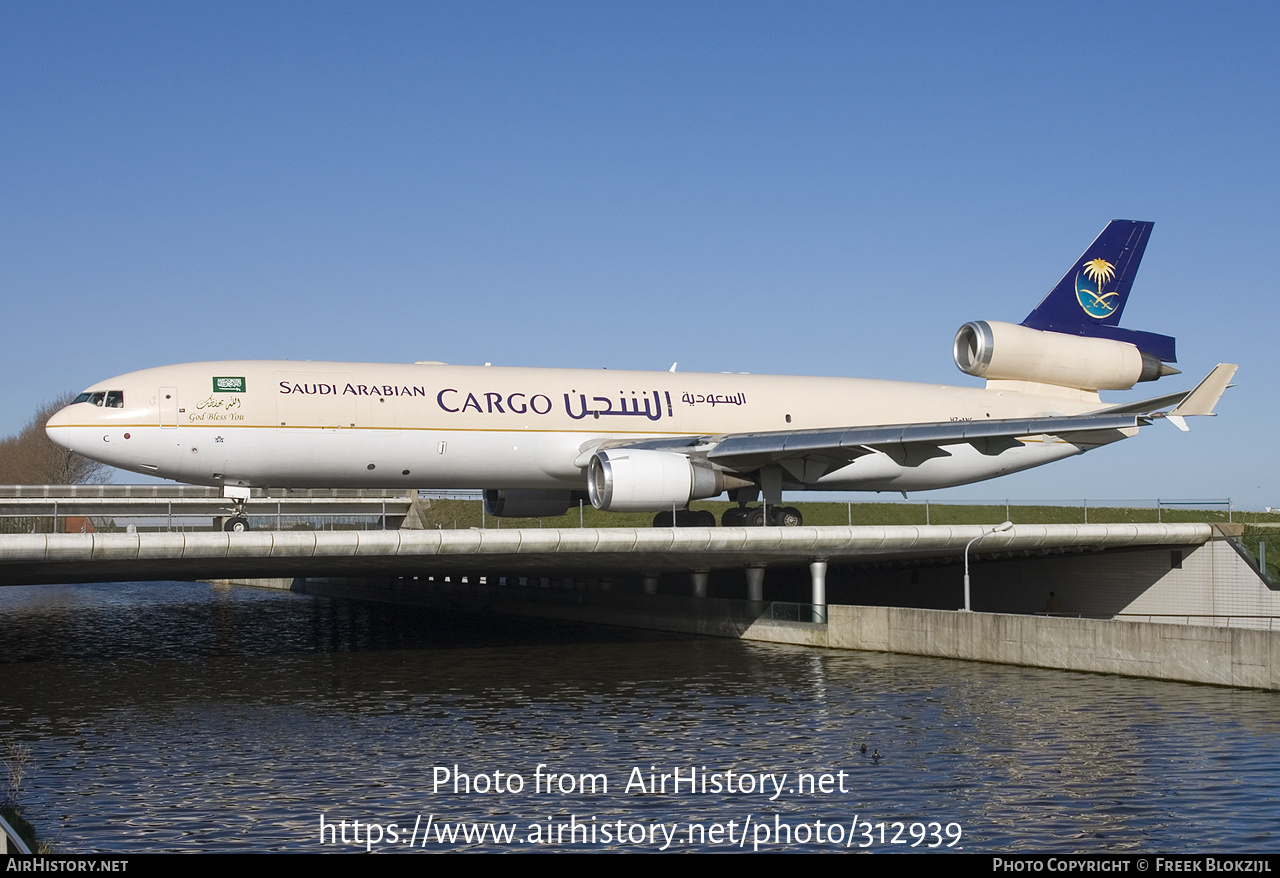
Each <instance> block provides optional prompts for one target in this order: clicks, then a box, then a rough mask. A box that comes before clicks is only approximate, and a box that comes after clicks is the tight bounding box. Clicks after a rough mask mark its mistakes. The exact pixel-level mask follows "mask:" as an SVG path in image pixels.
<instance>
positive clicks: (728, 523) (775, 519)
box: [720, 506, 804, 527]
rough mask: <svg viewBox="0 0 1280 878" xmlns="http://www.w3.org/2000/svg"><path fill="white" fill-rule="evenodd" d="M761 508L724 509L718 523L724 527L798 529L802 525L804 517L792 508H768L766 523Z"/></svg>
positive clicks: (763, 511) (763, 509) (739, 507)
mask: <svg viewBox="0 0 1280 878" xmlns="http://www.w3.org/2000/svg"><path fill="white" fill-rule="evenodd" d="M765 517H766V513H765V508H764V507H763V506H738V507H736V508H733V509H726V510H725V512H724V515H722V516H720V523H721V524H722V525H724V526H725V527H764V526H765V524H769V525H772V526H773V527H800V525H802V524H804V516H803V515H801V514H800V510H799V509H796V508H795V507H794V506H770V507H769V511H768V521H767V522H766V520H765Z"/></svg>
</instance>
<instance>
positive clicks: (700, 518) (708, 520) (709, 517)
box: [693, 509, 716, 527]
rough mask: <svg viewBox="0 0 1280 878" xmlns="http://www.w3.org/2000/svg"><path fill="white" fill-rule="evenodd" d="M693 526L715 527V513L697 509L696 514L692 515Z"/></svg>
mask: <svg viewBox="0 0 1280 878" xmlns="http://www.w3.org/2000/svg"><path fill="white" fill-rule="evenodd" d="M693 526H694V527H715V526H716V516H715V513H714V512H708V511H707V510H705V509H699V510H698V511H697V512H695V513H693Z"/></svg>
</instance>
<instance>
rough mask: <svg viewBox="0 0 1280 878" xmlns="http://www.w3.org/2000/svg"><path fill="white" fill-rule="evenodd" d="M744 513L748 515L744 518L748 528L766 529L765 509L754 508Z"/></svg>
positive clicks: (760, 507)
mask: <svg viewBox="0 0 1280 878" xmlns="http://www.w3.org/2000/svg"><path fill="white" fill-rule="evenodd" d="M743 511H744V512H745V513H746V516H744V518H743V522H742V523H743V524H745V525H746V526H747V527H764V507H762V506H752V507H751V508H750V509H745V510H743Z"/></svg>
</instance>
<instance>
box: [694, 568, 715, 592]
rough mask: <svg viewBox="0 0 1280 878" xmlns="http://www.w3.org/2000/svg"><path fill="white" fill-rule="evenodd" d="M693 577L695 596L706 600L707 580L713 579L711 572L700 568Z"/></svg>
mask: <svg viewBox="0 0 1280 878" xmlns="http://www.w3.org/2000/svg"><path fill="white" fill-rule="evenodd" d="M692 577H693V596H694V597H695V598H705V597H706V596H707V580H708V579H710V578H711V571H710V570H708V569H706V568H698V569H697V570H694V571H693V573H692Z"/></svg>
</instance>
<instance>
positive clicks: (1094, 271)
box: [1076, 259, 1120, 318]
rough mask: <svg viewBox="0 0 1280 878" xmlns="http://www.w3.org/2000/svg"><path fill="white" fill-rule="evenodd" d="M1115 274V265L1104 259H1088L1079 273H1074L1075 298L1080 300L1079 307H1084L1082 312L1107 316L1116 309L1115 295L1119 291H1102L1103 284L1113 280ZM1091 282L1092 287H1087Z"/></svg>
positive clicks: (1093, 315)
mask: <svg viewBox="0 0 1280 878" xmlns="http://www.w3.org/2000/svg"><path fill="white" fill-rule="evenodd" d="M1115 276H1116V267H1115V266H1114V265H1112V264H1111V263H1110V262H1108V261H1107V260H1105V259H1090V260H1089V261H1088V262H1086V263H1085V264H1084V265H1083V266H1082V267H1081V269H1080V273H1079V274H1078V275H1076V300H1077V301H1079V302H1080V307H1081V308H1083V309H1084V313H1086V314H1088V315H1089V316H1090V317H1097V318H1102V317H1108V316H1110V315H1111V313H1112V312H1113V311H1115V310H1116V305H1117V304H1119V303H1118V302H1117V301H1116V297H1118V296H1119V295H1120V293H1119V292H1116V291H1113V292H1110V293H1104V292H1103V291H1102V290H1103V284H1105V283H1107V282H1108V281H1110V280H1113V279H1114V278H1115ZM1090 281H1092V282H1093V286H1094V289H1090V288H1089V282H1090Z"/></svg>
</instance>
